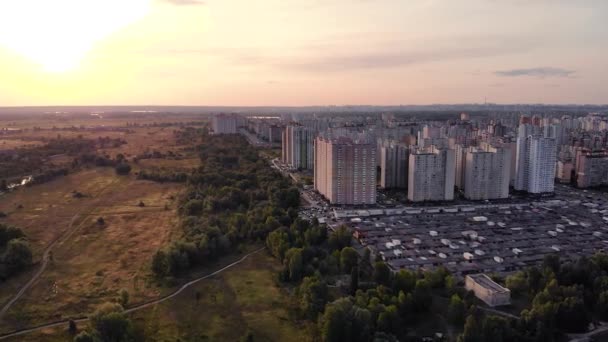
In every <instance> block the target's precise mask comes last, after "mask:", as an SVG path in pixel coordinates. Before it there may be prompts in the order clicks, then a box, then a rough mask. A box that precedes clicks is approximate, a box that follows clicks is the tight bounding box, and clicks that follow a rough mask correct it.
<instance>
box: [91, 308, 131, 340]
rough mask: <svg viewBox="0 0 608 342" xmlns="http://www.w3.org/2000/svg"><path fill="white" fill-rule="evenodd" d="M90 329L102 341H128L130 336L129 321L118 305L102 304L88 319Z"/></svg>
mask: <svg viewBox="0 0 608 342" xmlns="http://www.w3.org/2000/svg"><path fill="white" fill-rule="evenodd" d="M90 321H91V327H92V328H93V329H95V331H96V332H97V334H98V335H99V337H100V339H101V340H102V341H108V342H122V341H128V340H129V338H130V335H131V321H129V319H128V318H127V316H126V315H125V314H124V313H123V308H122V306H120V305H119V304H115V303H104V304H102V305H101V306H100V307H99V308H98V309H97V310H96V311H95V312H94V313H93V315H91V318H90Z"/></svg>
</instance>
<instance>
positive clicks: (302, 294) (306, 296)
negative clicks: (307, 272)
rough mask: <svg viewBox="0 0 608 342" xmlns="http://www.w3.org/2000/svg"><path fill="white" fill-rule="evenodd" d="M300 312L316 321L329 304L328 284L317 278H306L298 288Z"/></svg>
mask: <svg viewBox="0 0 608 342" xmlns="http://www.w3.org/2000/svg"><path fill="white" fill-rule="evenodd" d="M297 293H298V296H299V298H300V300H299V301H300V310H301V311H302V312H303V313H304V314H305V315H306V316H307V317H309V318H311V319H315V318H316V317H317V315H318V314H319V313H320V312H322V311H323V309H324V308H325V304H326V303H327V298H328V291H327V284H325V282H323V281H322V280H320V279H319V278H317V277H305V278H304V279H303V280H302V284H301V285H300V287H299V288H298V291H297Z"/></svg>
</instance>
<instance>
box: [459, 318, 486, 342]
mask: <svg viewBox="0 0 608 342" xmlns="http://www.w3.org/2000/svg"><path fill="white" fill-rule="evenodd" d="M480 328H481V327H480V326H479V323H477V319H476V318H475V316H474V315H469V316H468V317H467V320H466V322H465V324H464V331H463V332H462V334H460V336H458V342H483V337H482V335H481V331H480Z"/></svg>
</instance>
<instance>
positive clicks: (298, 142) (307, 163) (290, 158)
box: [281, 126, 316, 170]
mask: <svg viewBox="0 0 608 342" xmlns="http://www.w3.org/2000/svg"><path fill="white" fill-rule="evenodd" d="M315 136H316V132H315V131H314V130H313V129H310V128H306V127H302V126H287V127H285V130H284V131H283V139H282V153H281V160H282V161H283V163H285V164H287V165H289V166H290V167H292V168H294V169H303V170H312V169H313V167H314V161H315V157H314V151H315V149H314V141H315Z"/></svg>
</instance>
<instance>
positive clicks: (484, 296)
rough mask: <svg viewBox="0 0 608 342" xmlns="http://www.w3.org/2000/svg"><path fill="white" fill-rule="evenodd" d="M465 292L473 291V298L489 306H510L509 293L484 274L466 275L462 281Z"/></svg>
mask: <svg viewBox="0 0 608 342" xmlns="http://www.w3.org/2000/svg"><path fill="white" fill-rule="evenodd" d="M464 286H465V288H466V289H467V290H469V291H473V292H474V293H475V297H477V298H479V299H480V300H482V301H483V302H484V303H486V304H488V305H489V306H492V307H494V306H501V305H509V304H511V291H509V289H507V288H504V287H502V286H500V285H498V284H497V283H496V282H494V281H493V280H492V279H490V277H488V276H487V275H485V274H482V273H480V274H470V275H467V276H466V278H465V281H464Z"/></svg>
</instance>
